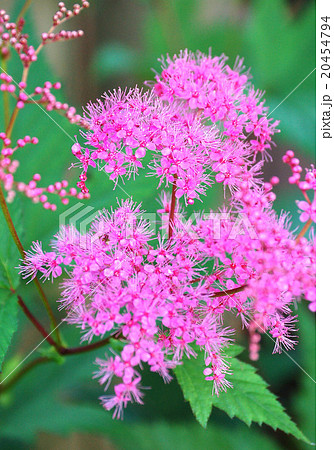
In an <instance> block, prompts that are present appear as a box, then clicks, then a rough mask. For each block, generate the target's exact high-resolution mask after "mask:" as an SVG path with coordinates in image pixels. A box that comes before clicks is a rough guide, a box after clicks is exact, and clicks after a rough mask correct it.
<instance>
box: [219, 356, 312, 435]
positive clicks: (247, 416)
mask: <svg viewBox="0 0 334 450" xmlns="http://www.w3.org/2000/svg"><path fill="white" fill-rule="evenodd" d="M231 370H232V372H233V374H232V375H231V376H230V377H229V379H230V381H231V382H232V383H233V388H232V389H228V390H227V392H226V393H222V394H221V395H220V396H219V397H214V398H213V405H214V406H216V407H217V408H219V409H221V410H223V411H225V412H226V413H227V414H228V415H229V416H230V417H231V418H233V417H237V418H238V419H240V420H242V421H243V422H245V423H246V424H247V425H250V424H251V423H252V422H257V423H258V424H259V425H262V424H263V423H265V424H267V425H269V426H271V427H272V428H273V429H274V430H276V429H280V430H282V431H284V432H285V433H287V434H292V435H293V436H294V437H296V438H297V439H301V440H303V441H305V442H309V441H308V439H307V438H306V437H305V436H304V434H303V433H302V432H301V431H300V430H299V429H298V427H297V426H296V424H295V423H294V422H293V421H292V420H291V418H290V417H289V416H288V415H287V413H286V412H285V411H284V408H283V406H282V405H281V404H280V403H279V401H278V400H277V398H276V396H275V395H274V394H273V393H271V392H270V391H269V389H268V385H267V383H266V382H265V381H264V380H263V379H262V378H261V377H260V375H258V374H257V373H256V371H255V368H254V367H253V366H251V365H250V364H247V363H244V362H242V361H239V360H238V359H237V358H232V360H231Z"/></svg>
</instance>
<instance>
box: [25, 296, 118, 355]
mask: <svg viewBox="0 0 334 450" xmlns="http://www.w3.org/2000/svg"><path fill="white" fill-rule="evenodd" d="M17 298H18V304H19V305H20V306H21V308H22V310H23V312H24V314H25V315H26V316H27V317H28V319H29V320H30V322H31V323H32V324H33V325H34V326H35V327H36V328H37V330H38V331H39V332H40V333H41V335H42V336H43V337H44V338H45V340H46V341H47V342H48V343H49V344H50V345H51V346H52V347H54V348H55V349H56V351H57V353H59V355H63V356H64V355H76V354H78V353H85V352H90V351H92V350H95V349H96V348H100V347H103V346H104V345H106V344H108V342H109V341H110V339H111V338H113V339H116V337H115V336H108V337H106V338H105V339H102V340H101V341H98V342H93V343H92V344H88V345H80V346H79V347H72V348H67V347H63V346H62V345H59V344H58V343H57V342H55V341H54V340H53V338H52V337H51V335H50V333H48V332H47V331H46V330H45V328H44V327H43V325H42V324H41V323H40V322H39V321H38V319H36V317H35V316H34V315H33V314H32V312H31V311H30V310H29V308H28V307H27V305H26V304H25V303H24V301H23V299H22V297H21V296H20V295H18V296H17Z"/></svg>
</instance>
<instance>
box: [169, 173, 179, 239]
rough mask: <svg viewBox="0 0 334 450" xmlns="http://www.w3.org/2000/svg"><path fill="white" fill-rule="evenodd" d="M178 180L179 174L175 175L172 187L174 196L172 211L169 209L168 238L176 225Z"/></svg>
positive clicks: (171, 203)
mask: <svg viewBox="0 0 334 450" xmlns="http://www.w3.org/2000/svg"><path fill="white" fill-rule="evenodd" d="M176 180H177V175H174V181H173V187H172V198H171V202H170V211H169V224H168V239H170V238H171V237H172V235H173V226H174V215H175V203H176V195H175V194H176Z"/></svg>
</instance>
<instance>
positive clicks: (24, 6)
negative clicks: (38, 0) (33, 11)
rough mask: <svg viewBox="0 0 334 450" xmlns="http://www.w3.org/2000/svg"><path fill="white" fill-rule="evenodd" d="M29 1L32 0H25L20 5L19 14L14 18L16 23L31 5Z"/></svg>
mask: <svg viewBox="0 0 334 450" xmlns="http://www.w3.org/2000/svg"><path fill="white" fill-rule="evenodd" d="M31 1H32V0H26V1H25V3H24V5H23V6H22V9H21V11H20V13H19V15H18V16H17V19H16V23H19V20H20V19H21V18H22V17H23V16H24V14H25V13H26V11H27V9H28V8H29V6H30V5H31Z"/></svg>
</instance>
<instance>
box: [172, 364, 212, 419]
mask: <svg viewBox="0 0 334 450" xmlns="http://www.w3.org/2000/svg"><path fill="white" fill-rule="evenodd" d="M202 356H203V355H199V356H198V357H197V358H196V359H187V360H185V361H184V362H183V364H182V365H180V366H177V367H176V368H175V369H174V372H175V375H176V378H177V381H178V382H179V384H180V386H181V388H182V391H183V395H184V398H185V400H187V401H188V402H189V403H190V406H191V409H192V411H193V413H194V415H195V417H196V419H197V420H198V422H199V423H200V424H201V425H202V426H203V427H206V424H207V422H208V420H209V417H210V414H211V410H212V393H211V391H212V386H211V384H210V383H208V382H206V381H205V379H204V375H203V370H204V369H205V365H204V360H203V357H202Z"/></svg>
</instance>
